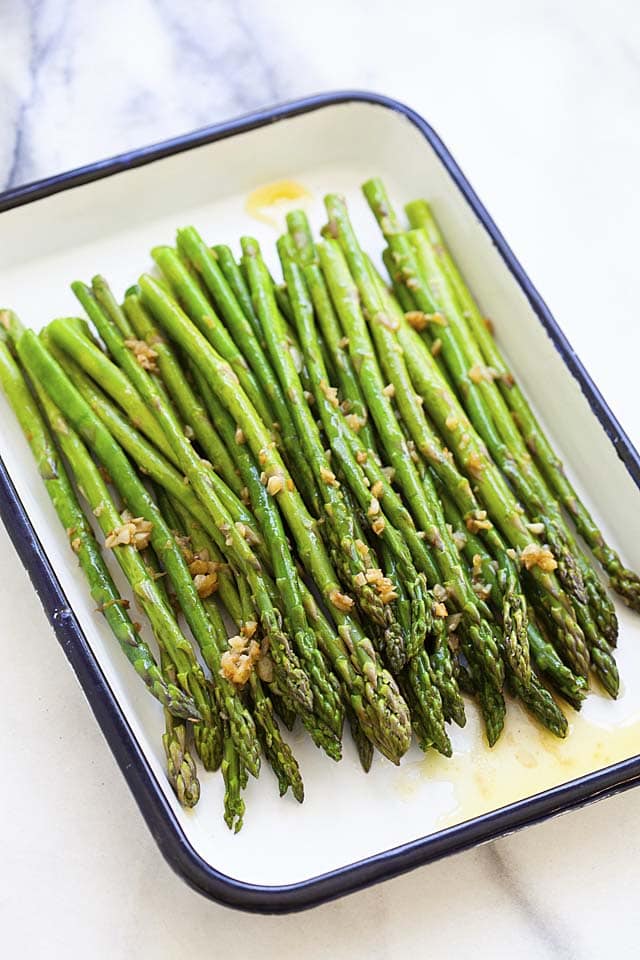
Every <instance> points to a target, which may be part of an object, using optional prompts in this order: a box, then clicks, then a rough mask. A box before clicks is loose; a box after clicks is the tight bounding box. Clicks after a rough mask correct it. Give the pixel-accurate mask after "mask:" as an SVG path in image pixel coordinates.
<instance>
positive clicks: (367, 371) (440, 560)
mask: <svg viewBox="0 0 640 960" xmlns="http://www.w3.org/2000/svg"><path fill="white" fill-rule="evenodd" d="M327 202H328V206H329V211H330V215H331V216H332V217H333V216H334V213H336V214H338V215H339V216H340V228H339V230H340V236H341V238H342V239H344V240H347V238H348V239H349V247H348V248H349V252H350V255H351V261H352V266H353V267H354V269H355V270H356V272H358V266H361V270H360V271H359V272H360V274H366V276H367V277H368V270H367V267H366V263H365V261H364V257H363V256H362V254H361V253H360V250H359V247H358V246H357V242H356V241H355V239H354V238H352V237H351V236H350V235H349V233H348V224H347V223H346V221H345V219H344V217H343V216H342V213H343V211H344V208H343V205H342V201H341V200H340V199H339V198H334V197H331V198H328V201H327ZM319 253H320V261H321V264H322V267H323V272H324V275H325V278H326V280H327V283H328V286H329V289H330V291H331V296H332V299H333V301H334V305H335V307H336V310H337V312H338V315H339V316H340V319H341V321H342V324H343V327H344V329H345V333H346V335H347V336H348V338H349V350H350V353H351V358H352V361H353V364H354V367H355V368H356V369H357V370H358V372H359V376H360V383H361V386H362V390H363V392H364V394H365V396H366V399H367V403H368V406H369V410H370V411H371V414H372V416H373V418H374V421H375V424H376V428H377V431H378V434H379V436H380V438H381V442H382V444H383V446H384V448H385V451H386V454H387V456H388V458H389V462H390V464H391V465H392V466H393V468H394V469H395V471H396V474H395V475H396V479H397V482H398V483H399V485H400V486H401V488H402V490H403V492H404V494H405V497H406V498H407V501H408V503H409V506H410V509H411V511H412V513H413V515H414V517H415V518H416V520H417V523H418V524H419V526H420V527H421V528H422V529H423V530H424V531H425V534H426V536H427V540H428V542H429V543H430V544H431V546H432V548H433V550H434V553H435V558H436V562H437V564H438V567H439V568H440V570H441V571H442V574H443V577H444V579H445V586H446V587H447V588H448V590H449V591H450V593H451V594H452V595H453V597H454V599H455V601H456V603H457V604H458V606H459V607H460V609H461V610H462V611H463V612H464V614H465V616H466V619H467V628H468V630H469V633H470V636H471V638H472V642H473V643H475V644H476V645H477V646H478V649H479V655H480V657H481V659H482V660H483V662H484V663H485V665H486V669H487V671H488V673H489V674H490V675H491V676H492V678H493V682H494V683H495V684H496V686H497V687H498V688H500V687H501V685H502V680H503V670H504V668H503V665H502V659H501V657H500V653H499V651H498V649H497V646H496V643H495V641H494V639H493V637H492V634H491V628H490V627H489V625H488V624H487V622H486V621H485V620H483V619H482V618H481V617H480V615H479V613H478V608H477V603H476V598H475V596H474V595H473V592H472V590H471V588H470V586H469V585H468V583H467V580H466V577H465V575H464V573H463V571H462V568H461V565H460V563H459V558H458V556H457V553H456V549H455V546H454V544H453V543H452V542H451V541H450V538H449V536H448V533H447V531H446V527H445V524H444V519H443V517H442V510H441V507H440V503H439V500H438V498H437V496H436V494H435V490H434V488H433V484H429V483H427V484H423V483H422V482H421V479H420V476H419V474H418V471H417V470H416V467H415V464H414V463H413V461H412V458H411V451H410V449H409V447H408V445H407V442H406V440H405V437H404V434H403V432H402V428H401V427H400V424H399V423H398V421H397V419H396V416H395V412H394V410H393V407H392V405H391V401H390V399H389V397H388V396H387V395H386V394H385V392H384V389H385V384H384V380H383V379H382V374H381V373H380V369H379V367H378V363H377V360H376V357H375V352H374V348H373V344H372V343H371V339H370V337H369V333H368V330H367V327H366V323H365V321H364V318H363V316H362V313H361V311H360V306H359V297H358V290H357V288H356V286H355V284H354V282H353V281H352V279H351V275H350V273H349V268H348V267H347V263H346V261H345V259H344V256H343V255H342V252H341V249H340V246H338V244H337V243H336V242H335V241H333V240H327V241H326V242H325V243H323V244H321V245H320V246H319ZM366 289H367V292H368V287H367V288H366Z"/></svg>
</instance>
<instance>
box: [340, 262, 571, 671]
mask: <svg viewBox="0 0 640 960" xmlns="http://www.w3.org/2000/svg"><path fill="white" fill-rule="evenodd" d="M327 248H328V249H331V248H330V246H329V244H325V247H324V248H323V249H327ZM321 256H322V250H321ZM339 294H340V291H339V290H338V291H337V295H338V296H339ZM397 319H398V320H399V327H398V329H397V331H396V332H397V336H398V340H399V343H400V345H401V347H402V349H403V351H404V358H405V362H406V363H407V367H408V369H409V373H410V376H411V379H412V381H413V384H414V387H415V388H416V390H417V392H418V393H419V394H420V395H421V396H422V398H423V400H424V401H425V406H426V409H427V410H428V411H429V415H430V417H431V418H432V420H433V421H434V423H435V424H436V426H437V427H438V429H439V431H440V433H441V434H442V435H444V436H446V437H447V443H448V445H449V446H450V447H451V448H452V449H453V452H454V454H455V455H456V458H457V460H458V463H459V466H460V467H461V468H462V470H463V471H464V472H465V473H466V474H467V475H468V476H469V477H470V478H472V479H473V482H474V483H475V484H476V488H477V490H478V492H479V494H480V495H481V497H482V499H483V501H484V503H485V506H487V507H488V508H489V513H490V516H491V519H492V520H493V521H494V522H496V523H497V525H498V526H499V527H500V529H501V530H502V532H503V534H504V535H505V536H506V538H507V540H508V541H509V543H510V546H511V547H512V548H515V549H520V550H524V549H525V548H526V547H527V546H528V545H530V544H534V545H535V538H536V535H535V533H534V532H533V531H532V530H531V529H529V528H528V526H527V525H526V523H525V518H524V517H523V513H522V510H521V508H520V507H519V505H518V503H517V502H516V500H515V498H514V496H513V494H512V493H511V491H510V489H509V487H508V486H507V484H506V483H505V481H504V479H503V477H502V475H501V474H500V473H499V471H498V470H497V469H496V468H495V466H494V464H493V462H492V461H491V460H490V459H489V457H488V454H487V451H486V448H485V446H484V444H483V443H482V441H481V440H480V439H479V438H478V437H477V434H475V431H474V430H473V428H472V426H471V424H470V423H469V420H468V418H467V416H466V414H465V413H464V411H463V410H462V408H461V406H460V404H459V402H458V400H457V398H456V397H455V396H454V395H453V393H452V391H451V389H450V387H449V385H448V384H447V382H446V380H445V379H444V378H443V377H442V375H441V373H440V371H439V369H438V367H437V364H436V362H435V359H434V357H433V356H432V354H431V352H430V351H429V349H428V348H427V346H426V344H425V343H424V342H423V340H422V339H421V337H420V336H419V334H418V333H417V332H416V331H415V330H414V329H413V328H412V327H411V326H410V325H409V323H408V322H406V320H405V318H404V317H403V316H401V312H400V313H399V314H398V315H397ZM534 529H535V528H534ZM530 574H531V575H532V577H533V578H534V580H535V581H536V583H538V584H539V585H540V588H541V592H540V601H541V602H542V603H543V604H544V605H545V606H546V609H547V611H548V614H549V617H550V619H551V621H552V622H553V624H554V627H555V631H556V636H557V637H558V641H559V642H560V644H561V645H562V648H563V650H564V652H565V654H566V656H567V657H568V659H569V661H570V663H571V664H572V665H573V666H574V667H575V668H576V670H577V671H578V673H580V674H583V675H585V676H586V673H587V670H588V663H589V656H588V650H587V648H586V646H585V642H584V635H583V634H582V631H581V629H580V627H579V626H578V624H577V623H576V621H575V618H574V613H573V608H572V606H571V603H570V601H569V600H568V598H567V597H566V595H565V594H564V592H563V591H562V589H561V587H560V585H559V584H558V582H557V580H556V578H555V577H554V576H553V574H552V572H550V571H548V570H547V571H545V570H543V569H542V567H541V566H540V565H539V564H538V563H537V562H536V563H534V564H532V566H531V570H530Z"/></svg>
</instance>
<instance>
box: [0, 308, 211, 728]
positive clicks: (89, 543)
mask: <svg viewBox="0 0 640 960" xmlns="http://www.w3.org/2000/svg"><path fill="white" fill-rule="evenodd" d="M3 323H4V324H5V326H9V324H11V334H12V335H14V334H15V335H18V336H19V334H20V329H19V327H18V325H17V319H16V318H15V317H5V318H4V319H3ZM0 384H1V385H2V388H3V390H4V392H5V394H6V396H7V399H8V401H9V403H10V405H11V408H12V409H13V411H14V413H15V414H16V417H17V418H18V422H19V423H20V426H21V427H22V429H23V431H24V433H25V437H26V438H27V441H28V443H29V446H30V448H31V450H32V452H33V455H34V458H35V460H36V463H37V465H38V471H39V473H40V476H41V477H42V480H43V483H44V485H45V487H46V490H47V493H48V494H49V497H50V498H51V502H52V503H53V506H54V509H55V511H56V513H57V515H58V517H59V519H60V522H61V524H62V526H63V527H64V529H65V530H66V531H67V536H68V537H69V541H70V544H71V547H72V549H73V551H74V552H75V553H76V555H77V557H78V562H79V564H80V567H81V569H82V571H83V573H84V575H85V577H86V579H87V582H88V584H89V589H90V592H91V596H92V598H93V600H94V601H95V603H96V605H97V608H98V610H99V611H100V612H101V613H102V614H103V616H104V617H105V619H106V621H107V623H108V624H109V626H110V628H111V630H112V631H113V634H114V636H115V638H116V640H117V641H118V644H119V645H120V647H121V649H122V651H123V653H124V654H125V656H126V657H127V659H128V660H129V662H130V663H131V665H132V666H133V668H134V670H135V671H136V673H137V674H138V676H140V677H141V679H142V680H143V681H144V683H145V685H146V687H147V688H148V690H149V691H150V692H151V693H152V694H153V696H154V697H155V698H156V699H157V700H159V702H160V703H161V704H162V705H163V706H164V707H165V708H166V709H167V710H168V711H169V712H170V713H172V714H173V715H174V716H176V717H180V718H182V719H186V720H194V721H195V720H199V719H202V718H201V716H200V713H199V712H198V709H197V707H196V705H195V703H194V700H193V697H192V696H191V694H190V692H189V688H188V687H187V689H186V691H185V690H183V689H181V688H180V687H179V686H178V685H177V683H176V682H175V681H173V680H168V679H167V678H166V677H165V676H163V674H162V672H161V670H160V669H159V667H158V665H157V663H156V662H155V660H154V657H153V654H152V653H151V650H150V649H149V647H148V646H147V644H146V643H145V641H144V640H143V638H142V637H141V636H140V634H139V633H138V631H137V630H136V628H135V626H134V624H133V623H132V622H131V619H130V617H129V614H128V613H127V607H128V602H127V601H126V600H123V599H122V598H121V596H120V594H119V592H118V590H117V588H116V586H115V584H114V582H113V580H112V578H111V574H110V573H109V571H108V569H107V566H106V564H105V562H104V560H103V558H102V554H101V552H100V548H99V547H98V544H97V542H96V539H95V537H94V535H93V532H92V530H91V527H90V525H89V523H88V521H87V519H86V517H85V514H84V512H83V510H82V507H81V506H80V503H79V501H78V499H77V497H76V494H75V491H74V489H73V487H72V485H71V482H70V480H69V476H68V474H67V472H66V470H65V468H64V466H63V464H62V461H61V460H60V457H59V455H58V451H57V448H56V446H55V444H54V441H53V438H52V436H51V433H50V430H49V428H48V427H47V425H46V423H45V421H44V419H43V417H42V415H41V413H40V411H39V409H38V407H37V406H36V403H35V401H34V398H33V396H32V395H31V393H30V391H29V388H28V387H27V384H26V382H25V380H24V377H23V375H22V372H21V370H20V368H19V366H18V364H17V363H16V361H15V360H14V358H13V356H12V354H11V353H10V351H9V348H8V346H7V344H6V343H5V342H3V340H1V339H0Z"/></svg>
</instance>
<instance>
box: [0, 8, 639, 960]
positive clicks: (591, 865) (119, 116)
mask: <svg viewBox="0 0 640 960" xmlns="http://www.w3.org/2000/svg"><path fill="white" fill-rule="evenodd" d="M0 54H1V55H0V189H4V188H7V187H9V186H15V185H17V184H20V183H24V182H27V181H29V180H33V179H36V178H39V177H42V176H46V175H48V174H51V173H54V172H57V171H60V170H64V169H67V168H69V167H72V166H77V165H79V164H82V163H86V162H89V161H91V160H96V159H99V158H101V157H104V156H107V155H110V154H114V153H117V152H120V151H122V150H125V149H128V148H131V147H135V146H138V145H142V144H146V143H149V142H153V141H157V140H160V139H162V138H164V137H167V136H172V135H175V134H177V133H180V132H184V131H187V130H189V129H192V128H194V127H197V126H201V125H203V124H205V123H209V122H211V121H215V120H219V119H222V118H225V117H230V116H233V115H235V114H238V113H242V112H246V111H248V110H250V109H252V108H254V107H256V106H258V105H264V104H267V103H269V102H273V101H277V100H284V99H288V98H291V97H295V96H299V95H303V94H305V93H310V92H314V91H318V90H322V89H330V88H334V89H335V88H339V87H347V86H351V87H360V88H370V89H376V90H379V91H380V92H384V93H388V94H391V95H393V96H396V97H398V98H400V99H403V100H405V101H406V102H408V103H410V104H411V105H412V106H414V107H415V108H416V109H418V110H419V111H421V112H422V113H423V114H424V115H425V116H426V117H427V118H428V119H429V120H430V121H431V122H432V123H433V124H434V126H435V127H436V129H437V130H438V131H439V132H440V134H441V135H442V136H443V138H444V139H445V142H446V143H447V144H448V145H449V147H450V148H451V149H452V151H453V153H454V155H455V156H456V158H457V159H458V160H459V161H460V162H461V164H462V166H463V169H464V170H465V172H466V173H467V175H468V176H469V178H470V180H471V182H472V183H473V185H474V186H475V187H476V189H477V191H478V192H479V194H480V196H481V198H482V199H483V201H484V202H485V203H486V205H487V206H488V208H489V209H490V211H491V212H492V214H493V215H494V217H495V219H496V220H497V222H498V224H499V226H500V227H501V228H502V229H503V231H504V233H505V234H506V236H507V238H508V239H509V241H510V242H511V244H512V245H513V247H514V248H515V250H516V253H517V254H518V255H519V256H520V258H521V259H522V261H523V262H524V264H525V266H526V267H527V269H528V270H529V273H530V275H531V276H532V278H533V280H534V282H535V283H536V284H537V285H538V287H539V288H540V289H541V291H542V292H543V294H544V296H545V298H546V299H547V301H548V302H549V304H550V305H551V307H552V309H553V310H554V312H555V314H556V316H557V317H558V319H559V320H560V322H561V323H562V325H563V327H564V328H565V330H566V331H567V333H568V334H569V336H570V339H571V340H572V342H573V344H574V345H575V346H576V348H577V349H578V352H579V354H580V355H581V356H582V357H583V359H584V360H585V361H586V363H587V365H588V366H589V368H590V369H591V370H592V371H593V373H594V375H595V378H596V381H597V382H598V383H599V385H600V386H601V388H602V389H603V392H604V393H605V395H606V396H607V398H608V399H609V400H610V402H611V404H612V406H613V408H614V410H615V411H616V413H617V414H618V415H619V417H620V419H621V420H622V422H623V423H624V424H625V426H627V428H628V429H629V432H630V434H631V436H632V439H634V440H635V442H636V444H638V443H639V442H640V415H639V414H638V411H637V409H636V408H637V403H636V396H637V389H636V382H637V363H636V356H637V351H638V348H640V335H639V333H638V324H637V302H638V298H637V293H636V289H635V284H634V279H635V277H636V275H637V256H638V253H637V250H638V245H637V227H636V225H637V223H638V222H639V216H640V194H639V193H638V190H637V170H638V169H640V133H639V132H638V123H637V116H638V107H639V106H640V82H639V81H640V18H639V17H638V13H637V3H636V2H634V0H624V2H623V0H619V2H617V3H616V4H610V3H607V2H605V0H583V2H578V0H574V2H565V3H563V4H558V3H557V2H553V0H548V2H541V0H538V2H533V0H529V2H524V3H520V4H513V3H512V2H509V0H503V2H499V0H485V2H483V3H482V4H479V3H476V2H474V0H465V2H462V0H449V2H446V3H445V2H431V3H429V4H426V3H422V2H415V3H413V2H402V0H398V2H396V3H395V4H393V5H391V6H390V5H389V4H388V3H384V4H383V3H380V2H378V0H370V2H369V3H367V4H365V3H357V2H355V0H351V2H349V0H342V2H340V3H337V2H335V0H332V2H325V3H324V4H304V7H303V6H302V5H300V4H294V3H293V2H291V0H289V2H280V3H277V2H273V3H269V4H259V3H257V2H245V0H241V2H235V3H234V2H232V0H229V2H220V0H210V2H205V0H192V2H190V3H182V4H181V3H176V2H169V0H164V2H163V0H157V2H151V0H128V2H126V3H125V2H120V0H115V2H104V3H101V4H89V3H81V2H79V0H76V2H73V0H66V2H65V0H39V2H38V0H32V2H29V3H27V2H20V0H5V2H4V3H2V4H0ZM0 256H1V253H0ZM621 346H623V349H621ZM0 615H1V624H0V649H1V650H2V653H3V657H2V660H3V664H4V671H3V678H4V679H3V707H4V709H3V723H2V727H1V729H2V734H1V735H0V745H1V747H2V758H3V779H2V789H1V790H0V818H1V822H2V824H3V826H4V830H3V847H2V852H3V856H2V869H1V870H0V928H1V929H2V931H3V936H2V940H3V947H4V949H5V950H6V951H7V955H20V956H24V957H28V958H32V957H34V958H39V957H44V956H45V955H46V956H48V957H58V956H63V955H64V956H66V957H75V956H81V955H88V956H91V957H95V958H101V957H109V958H115V960H119V958H129V957H132V956H135V957H137V958H141V960H143V958H146V957H154V958H159V957H161V958H165V957H166V958H173V957H176V958H177V957H180V956H182V955H183V954H184V953H186V952H187V951H189V952H190V954H191V955H196V954H204V953H205V952H206V953H207V955H211V954H212V953H213V955H220V956H222V955H227V956H236V957H241V958H243V960H244V958H247V960H251V958H253V957H262V958H270V957H276V956H277V957H280V958H289V957H294V956H296V957H299V958H304V960H315V958H320V957H322V958H324V957H340V958H341V957H347V956H349V957H351V958H354V960H355V958H358V960H360V958H362V960H364V958H367V960H369V958H371V960H373V958H385V960H386V958H395V957H398V956H401V955H406V954H407V952H413V953H414V955H416V956H427V955H428V956H434V957H466V956H468V955H469V954H470V953H471V951H474V953H475V954H476V955H480V956H486V957H491V958H494V957H496V958H499V957H503V956H504V957H507V956H509V957H511V956H513V955H514V953H515V954H517V955H518V956H520V957H522V958H529V957H532V958H533V957H535V958H546V957H563V958H564V957H567V958H568V957H571V958H573V957H576V958H592V957H593V958H599V957H602V956H603V955H604V954H605V952H610V953H615V954H616V955H617V956H619V957H626V956H634V955H636V953H637V942H638V935H639V934H640V919H639V917H638V912H637V894H636V891H637V886H638V882H639V880H640V869H639V867H638V862H639V854H640V840H639V839H638V830H637V823H638V821H639V819H640V791H632V792H630V793H627V794H626V795H623V796H620V797H617V798H614V799H611V800H608V801H604V802H602V803H600V804H598V805H596V806H593V807H591V808H589V809H585V810H583V811H581V812H578V813H574V814H571V815H569V816H566V817H563V818H562V819H559V820H556V821H554V822H551V823H548V824H545V825H541V826H538V827H535V828H532V829H529V830H527V831H525V832H522V833H519V834H517V835H515V836H512V837H510V838H507V839H504V840H501V841H498V842H496V843H494V844H491V845H490V846H486V847H484V848H481V849H478V850H475V851H471V852H468V853H465V854H462V855H460V856H458V857H456V858H454V859H451V860H448V861H444V862H442V863H440V864H436V865H434V866H431V867H427V868H424V869H421V870H418V871H416V872H415V873H413V874H411V875H409V876H407V877H403V878H399V879H396V880H394V881H391V882H389V883H387V884H385V885H383V886H381V887H377V888H376V889H374V890H371V891H367V892H364V893H361V894H357V895H355V896H353V897H350V898H348V899H347V900H344V901H341V902H338V903H335V904H331V905H327V906H325V907H322V908H320V909H318V910H316V911H313V912H311V913H307V914H303V915H301V916H297V917H292V918H255V917H244V916H240V915H237V914H234V913H231V912H229V911H227V910H224V909H222V908H220V907H217V906H216V905H214V904H210V903H207V902H206V901H205V900H203V899H201V898H200V897H198V896H197V895H196V894H195V893H193V892H192V891H190V890H189V889H188V888H187V887H186V886H185V885H184V884H183V883H182V882H181V881H180V880H178V879H177V878H176V877H175V876H173V874H172V873H171V872H170V871H169V869H168V868H167V867H166V865H165V864H164V862H163V861H162V858H161V857H160V854H159V853H158V851H157V849H156V847H155V844H154V842H153V840H152V838H151V837H150V835H149V834H148V832H147V831H146V828H145V827H144V825H143V822H142V820H141V818H140V816H139V814H138V812H137V809H136V808H135V806H134V803H133V801H132V799H131V797H130V795H129V793H128V790H127V788H126V786H125V784H124V781H123V779H122V777H121V776H120V774H119V772H118V771H117V769H116V767H115V763H114V761H113V760H112V758H111V755H110V753H109V751H108V749H107V747H106V745H105V743H104V741H103V739H102V737H101V734H100V733H99V731H98V729H97V727H96V724H95V723H94V721H93V720H92V718H91V715H90V713H89V711H88V709H87V706H86V704H85V702H84V700H83V696H82V694H81V692H80V689H79V687H78V685H77V683H76V681H75V679H74V677H73V675H72V674H71V671H70V670H69V668H68V665H67V662H66V660H65V658H64V655H63V653H62V651H61V649H60V648H59V646H58V645H57V643H56V642H55V640H54V638H53V635H52V634H51V631H50V629H49V628H48V626H47V624H46V622H45V619H44V616H43V614H42V611H41V609H40V607H39V604H38V602H37V600H36V598H35V596H34V595H33V593H32V590H31V588H30V585H29V583H28V580H27V577H26V575H25V574H24V572H23V571H22V569H21V568H20V567H19V565H18V563H17V560H16V558H15V554H14V553H13V550H12V547H11V545H10V543H9V541H8V539H7V537H6V535H5V534H4V532H0ZM9 664H10V666H9Z"/></svg>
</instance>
